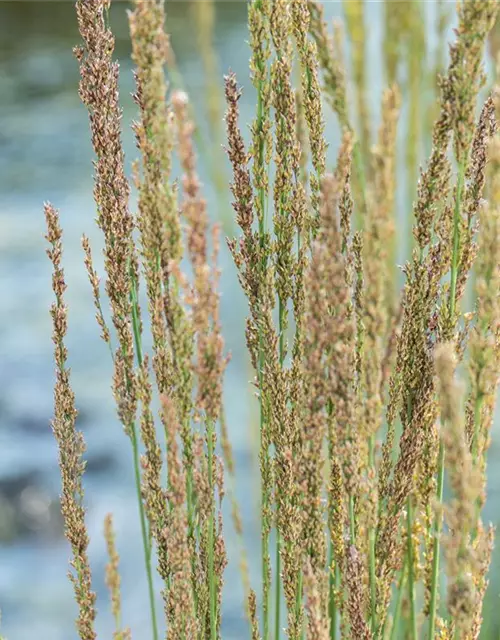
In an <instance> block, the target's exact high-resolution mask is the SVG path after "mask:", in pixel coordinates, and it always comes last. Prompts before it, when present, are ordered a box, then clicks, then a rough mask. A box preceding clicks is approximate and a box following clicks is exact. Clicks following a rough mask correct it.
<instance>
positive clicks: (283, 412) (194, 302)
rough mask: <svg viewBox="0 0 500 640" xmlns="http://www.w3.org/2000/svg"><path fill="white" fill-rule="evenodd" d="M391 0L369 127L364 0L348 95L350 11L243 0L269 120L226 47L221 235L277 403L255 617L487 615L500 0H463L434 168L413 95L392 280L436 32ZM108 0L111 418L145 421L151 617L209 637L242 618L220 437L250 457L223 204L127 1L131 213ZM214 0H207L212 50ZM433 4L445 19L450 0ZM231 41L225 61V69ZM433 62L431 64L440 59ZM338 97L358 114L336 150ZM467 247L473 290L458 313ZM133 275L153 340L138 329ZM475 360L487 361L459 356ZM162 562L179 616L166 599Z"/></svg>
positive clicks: (264, 470) (356, 632)
mask: <svg viewBox="0 0 500 640" xmlns="http://www.w3.org/2000/svg"><path fill="white" fill-rule="evenodd" d="M389 4H390V3H386V5H385V12H386V13H385V17H386V35H387V41H386V42H385V43H384V44H383V46H382V47H381V48H382V49H383V55H384V60H385V64H386V77H387V80H388V87H387V88H386V89H385V90H384V92H383V94H382V96H381V97H380V100H381V117H380V122H379V123H378V134H377V137H376V141H375V143H374V144H372V140H371V132H372V130H373V131H376V127H375V126H374V124H373V123H372V120H371V117H370V111H371V109H369V108H368V97H367V80H368V78H367V73H366V51H365V47H366V42H365V39H366V37H365V36H366V34H365V31H366V28H365V20H366V16H365V6H364V2H363V1H361V0H360V1H357V0H356V2H354V1H352V2H351V1H350V0H349V1H348V2H345V3H344V9H345V17H346V21H347V32H348V35H349V39H350V41H351V49H350V51H351V60H352V67H353V73H354V89H355V91H354V94H355V103H356V109H355V110H354V114H355V115H353V112H352V110H351V106H350V103H349V88H350V85H349V84H348V82H347V78H348V74H347V72H346V70H345V68H344V65H343V61H342V55H341V50H342V43H341V36H340V27H339V25H335V26H334V31H333V32H331V31H330V29H329V26H328V25H327V24H326V22H325V19H324V11H323V8H322V7H321V5H320V4H319V3H316V2H311V3H308V2H306V1H305V0H290V1H285V0H275V1H274V2H270V1H269V0H253V1H252V2H251V3H250V4H249V7H248V26H249V33H250V36H249V43H250V49H251V58H250V75H251V79H252V82H253V85H254V89H255V91H256V112H255V119H254V120H253V121H252V123H251V128H250V143H249V145H247V144H246V142H245V137H244V135H243V133H242V131H243V125H242V123H241V122H240V112H239V100H240V98H241V95H242V90H241V88H240V86H239V84H238V80H237V78H236V76H235V74H234V73H232V72H229V73H228V74H227V75H226V76H225V80H224V90H225V99H226V115H225V125H226V135H227V143H226V151H227V156H228V160H229V164H230V168H231V171H232V178H231V182H230V184H229V185H227V188H228V192H230V193H231V194H232V205H233V209H234V214H235V215H234V217H235V223H236V225H235V228H237V232H236V237H232V238H230V239H228V241H227V244H228V248H229V251H230V253H231V255H232V258H233V261H234V264H235V267H236V270H237V273H238V277H239V282H240V286H241V288H242V290H243V292H244V294H245V296H246V298H247V302H248V318H247V323H246V331H245V334H244V335H243V333H242V341H245V343H246V348H247V350H248V352H249V356H250V361H251V364H252V367H253V373H254V380H253V382H254V388H255V393H256V395H257V398H258V404H259V412H260V420H259V429H260V449H259V470H260V490H261V504H260V514H259V516H258V517H259V520H260V533H261V550H260V557H259V558H258V559H255V561H256V563H257V564H258V566H259V571H258V573H259V574H260V578H259V580H258V581H257V583H256V584H253V585H251V586H250V585H249V584H248V573H247V572H246V571H244V572H243V578H244V582H245V585H244V586H245V593H246V599H247V602H246V604H245V611H246V614H247V622H248V628H247V637H251V638H252V640H258V639H260V638H262V639H263V640H271V639H273V640H279V639H280V638H284V637H286V638H289V639H290V640H303V639H305V638H307V639H310V640H336V639H339V638H346V639H347V638H349V639H352V640H386V639H393V640H396V639H398V638H410V639H411V640H419V639H420V638H429V639H430V640H434V639H436V638H442V639H444V638H450V639H451V638H453V639H454V640H458V639H460V640H475V639H476V638H479V635H480V633H481V629H482V626H483V622H482V603H483V599H484V596H485V592H486V588H487V585H488V571H489V565H490V558H491V550H492V545H493V538H494V530H493V528H492V527H489V526H487V525H485V524H484V523H483V521H482V516H481V513H482V509H483V507H484V504H485V499H486V467H487V464H486V462H487V461H486V458H487V451H488V447H489V444H490V431H491V425H492V421H493V413H494V407H495V399H496V391H497V384H498V377H499V374H500V347H499V345H500V306H499V287H500V271H499V269H500V267H499V259H500V255H499V251H500V250H499V247H500V217H499V211H500V208H499V207H500V182H499V177H498V176H499V175H500V173H499V171H500V151H499V149H500V146H499V145H500V142H499V137H498V134H497V131H496V115H497V111H498V91H494V92H493V93H492V95H490V96H488V97H486V99H485V100H484V101H483V99H482V94H481V89H482V88H483V86H484V84H485V74H484V71H483V58H484V50H485V43H486V40H487V38H488V34H489V32H490V29H491V28H492V26H493V23H494V20H495V16H496V12H497V5H496V2H494V1H493V0H468V1H467V2H462V3H459V4H458V13H457V27H456V30H455V40H454V42H453V43H452V44H451V46H450V50H449V63H448V67H447V69H446V71H444V72H443V74H442V75H441V76H440V78H439V95H438V97H437V100H436V105H435V106H434V108H433V113H435V114H436V119H435V122H434V124H433V126H432V132H431V141H430V142H431V146H430V154H429V157H428V159H427V161H426V162H425V163H424V164H423V166H422V169H421V171H420V176H419V178H418V181H417V182H416V184H414V178H415V175H414V174H415V173H416V167H417V164H418V162H417V161H418V157H419V154H420V153H421V151H422V149H423V148H424V147H425V144H424V143H426V142H427V140H426V139H425V131H426V129H427V123H426V122H425V121H424V120H422V118H423V116H422V118H421V117H420V116H419V110H418V109H417V107H416V106H415V104H414V105H413V108H411V109H410V111H409V116H408V118H409V120H408V128H409V136H408V143H407V149H406V160H407V162H406V164H407V168H408V173H407V176H409V177H410V178H411V180H412V181H413V182H411V188H409V189H406V190H405V192H406V193H412V194H413V193H414V194H415V198H414V202H413V204H412V206H411V207H409V208H410V209H411V211H412V225H413V226H412V229H413V238H414V246H413V247H412V249H411V253H410V255H409V257H408V260H407V262H406V263H405V264H404V266H403V269H402V271H403V276H404V284H403V287H402V289H401V290H399V277H398V275H399V274H398V271H397V267H396V253H397V252H396V247H397V243H398V241H399V234H398V219H397V216H396V209H397V207H396V203H397V202H398V197H397V196H398V192H399V191H398V190H399V188H400V187H399V185H398V180H399V178H400V172H399V171H397V166H398V159H399V150H398V144H397V140H398V130H399V129H400V122H399V121H400V112H401V111H402V110H403V109H402V107H404V104H405V100H407V99H408V95H409V98H410V100H415V101H417V98H418V94H419V91H420V89H419V87H420V86H421V84H422V83H424V81H425V78H423V76H421V74H423V68H422V66H421V62H422V61H421V60H420V55H421V52H422V49H423V47H424V43H423V40H422V38H423V35H422V29H423V23H422V19H421V18H422V16H421V13H420V10H421V7H419V6H417V3H411V12H412V13H411V15H413V16H416V18H415V23H414V24H413V23H412V24H410V21H409V20H408V16H407V15H403V13H402V10H401V6H398V8H397V10H396V11H394V13H391V9H390V8H389ZM108 9H109V5H108V2H107V0H86V1H85V2H84V1H83V0H79V1H78V2H77V15H78V23H79V27H80V32H81V35H82V38H83V42H84V45H83V46H82V47H78V48H77V49H76V50H75V51H76V55H77V58H78V60H79V63H80V72H81V83H80V95H81V98H82V100H83V102H84V103H85V105H86V106H87V108H88V110H89V115H90V124H91V135H92V142H93V146H94V151H95V154H96V161H95V186H94V196H95V200H96V208H97V224H98V226H99V228H100V229H101V231H102V233H103V238H104V258H105V263H104V264H105V271H106V275H105V292H106V295H107V298H108V300H109V305H110V308H111V321H112V324H111V326H108V324H107V323H106V320H105V317H106V314H105V312H104V303H103V300H102V298H101V291H100V283H99V277H98V274H97V273H96V271H95V269H94V267H93V262H92V252H91V247H90V243H89V241H88V239H86V238H84V239H83V248H84V253H85V258H84V260H85V264H86V267H87V271H88V274H89V280H90V284H91V288H92V293H93V298H94V303H95V307H96V318H97V322H98V325H99V327H100V331H101V335H102V337H103V339H104V341H105V342H106V343H107V344H108V346H109V348H110V352H111V356H112V358H113V363H114V376H113V381H112V388H113V391H114V394H115V398H116V406H117V413H118V418H119V420H120V422H121V423H122V425H123V428H124V431H125V433H126V435H127V436H128V437H129V439H130V441H131V449H132V462H133V466H134V470H135V478H136V491H137V499H138V504H139V517H140V521H141V529H142V535H143V547H144V559H145V574H146V579H147V584H148V593H149V598H150V610H151V630H150V631H148V632H146V631H144V630H143V632H142V635H141V638H142V637H150V636H151V637H152V638H154V639H156V638H159V636H160V633H161V629H162V627H163V626H165V627H166V637H167V638H169V639H171V640H177V639H179V640H190V639H196V640H198V639H200V640H201V639H202V638H203V639H206V638H209V639H210V640H217V639H218V638H222V637H225V635H226V633H229V632H228V631H227V632H226V630H225V627H224V613H225V609H224V591H223V585H224V570H225V567H226V563H227V558H226V542H225V538H224V528H223V519H222V515H221V504H222V500H223V497H224V493H225V487H224V476H225V473H224V468H223V463H222V459H223V458H224V460H225V463H226V466H227V467H228V477H229V478H230V480H231V482H232V481H233V480H234V478H236V479H238V473H237V472H238V465H237V462H235V460H234V459H233V455H232V452H231V448H230V443H229V439H228V430H227V425H226V423H225V416H224V409H223V405H224V402H223V377H224V374H225V370H226V367H227V364H228V359H227V357H226V355H225V352H224V342H223V337H222V329H221V321H220V285H219V276H220V274H219V270H218V267H217V257H218V253H219V248H220V247H219V244H220V239H219V227H218V225H217V224H215V225H214V224H212V222H211V221H210V217H209V211H208V205H207V202H206V200H205V198H204V197H203V188H202V184H201V182H200V178H199V175H198V169H197V155H196V154H197V151H196V145H195V141H196V140H197V137H196V126H195V124H194V122H193V118H192V109H191V108H190V103H189V98H188V96H187V94H186V93H185V92H184V91H181V90H180V89H178V88H176V89H174V90H170V89H169V87H168V83H167V81H166V76H165V72H164V67H165V65H167V63H168V62H169V60H171V56H172V52H171V48H170V43H169V39H168V36H167V34H166V32H165V31H164V27H165V10H164V6H163V2H162V1H161V0H136V1H135V2H134V6H133V11H131V12H130V14H129V23H130V34H131V40H132V59H133V62H134V65H135V72H134V73H135V81H136V91H135V94H134V98H135V102H136V104H137V107H138V116H137V120H136V121H135V122H134V123H133V125H132V126H133V130H134V133H135V136H136V143H137V149H138V152H139V160H138V161H137V162H135V163H134V166H133V179H134V186H135V187H136V189H137V192H138V211H137V214H134V215H133V214H132V213H131V212H130V209H129V203H128V200H129V194H130V190H131V187H130V185H129V182H128V179H127V178H126V176H125V168H124V154H123V148H122V144H121V133H122V132H121V126H122V123H121V110H120V107H119V100H118V98H119V96H118V65H117V63H116V62H115V61H114V60H113V58H112V53H113V36H112V33H111V31H110V27H109V24H108ZM212 9H213V7H212V5H210V6H209V7H207V8H206V14H205V13H203V12H201V13H200V15H199V19H200V25H201V24H202V23H203V24H204V25H205V26H204V27H203V28H205V27H206V28H207V32H206V33H203V34H201V37H200V43H201V44H202V49H203V50H207V52H208V50H209V49H210V37H209V36H208V35H207V34H209V32H210V30H211V24H212V17H213V16H212V13H211V12H212ZM439 15H440V16H441V19H440V27H439V28H440V29H442V30H444V27H443V24H444V23H443V20H444V19H443V17H442V16H443V15H444V14H443V11H442V7H440V14H439ZM417 18H418V19H417ZM203 21H204V22H203ZM212 53H213V52H212ZM212 53H211V54H210V56H209V54H208V53H207V54H206V55H207V56H209V57H208V58H207V60H206V61H205V62H206V65H207V68H209V69H210V70H211V81H212V83H213V76H214V74H215V71H214V69H215V62H214V61H215V57H212ZM403 62H404V63H405V64H406V68H407V69H409V70H410V72H411V73H410V75H411V78H410V82H409V84H408V86H407V87H406V88H405V87H404V86H401V87H400V86H398V84H397V82H398V79H399V76H400V68H401V65H402V64H403ZM294 68H297V69H299V71H300V75H299V81H298V82H297V83H295V82H294V73H293V71H294ZM431 74H432V77H431V78H430V83H433V82H434V78H435V69H432V70H431ZM214 105H215V102H214ZM328 107H330V108H332V110H333V111H334V112H335V114H336V116H337V120H338V124H339V128H340V134H341V136H340V139H341V142H340V145H339V148H338V149H334V150H333V151H334V152H335V155H336V162H335V163H334V165H333V166H332V165H331V163H330V160H329V159H328V154H327V151H328V145H329V141H330V140H329V131H328V130H327V127H326V125H325V122H326V109H327V108H328ZM216 111H217V109H216V106H214V107H213V109H212V111H211V113H212V116H211V117H212V118H215V117H216V116H215V113H216ZM206 152H207V150H206V149H205V150H204V153H205V154H206ZM174 154H176V155H177V159H178V163H177V164H178V166H179V175H175V174H174V171H173V167H174V166H175V165H176V163H174V161H173V159H174ZM45 211H46V217H47V225H48V235H47V239H48V241H49V243H50V245H51V248H50V250H49V257H50V258H51V260H52V262H53V265H54V278H53V287H54V292H55V295H56V303H55V306H54V307H53V310H52V315H53V319H54V342H55V345H56V349H55V360H56V366H57V381H56V393H55V420H54V433H55V436H56V439H57V442H58V445H59V449H60V468H61V477H62V486H63V490H62V511H63V515H64V518H65V526H66V533H67V537H68V539H69V542H70V544H71V548H72V554H73V559H72V565H73V567H74V570H75V575H74V576H73V578H72V579H73V581H74V585H75V598H76V601H77V604H78V607H79V613H78V618H77V629H78V633H79V636H80V638H82V640H89V639H90V638H95V637H96V636H95V631H94V618H95V608H94V601H95V595H94V593H93V592H92V589H91V574H90V568H89V563H88V558H87V544H88V536H87V533H86V529H85V520H84V515H85V510H84V506H83V491H82V485H81V476H82V473H83V470H84V463H83V462H82V456H83V452H84V447H83V440H82V438H81V436H80V434H78V432H77V431H76V430H75V416H76V413H75V409H74V398H73V393H72V391H71V387H70V383H69V373H68V370H67V367H66V350H65V347H64V342H63V340H64V335H65V332H66V309H65V307H64V302H63V298H62V295H63V292H64V288H65V285H64V279H63V272H62V267H61V251H62V249H61V242H62V241H61V230H60V227H59V223H58V216H57V212H56V211H55V209H53V207H52V206H51V205H47V206H46V208H45ZM136 231H137V233H136ZM472 273H474V276H475V277H474V283H473V286H472V287H470V288H471V290H473V292H474V296H473V298H474V300H473V306H472V307H471V308H470V310H469V311H465V310H463V308H465V307H466V305H468V304H469V298H468V296H466V295H465V294H466V289H467V286H468V282H469V279H470V276H471V274H472ZM141 284H142V286H145V293H146V299H147V313H148V314H149V320H150V322H149V323H148V327H150V329H148V330H150V331H151V337H152V341H151V342H152V350H151V353H150V354H147V353H145V349H144V347H143V344H144V343H145V341H144V340H143V337H144V332H145V328H144V327H145V326H146V323H145V324H144V326H143V323H142V317H143V313H144V310H141V308H140V305H139V296H138V292H139V287H140V285H141ZM464 374H465V375H466V376H467V387H465V385H462V384H460V382H459V381H458V378H459V377H460V376H463V375H464ZM155 397H157V399H158V400H159V404H160V411H159V412H158V414H157V415H156V414H155V409H154V407H155V402H154V400H155ZM158 429H160V430H161V432H162V435H161V437H160V436H159V432H158ZM445 485H449V490H450V491H449V493H450V496H449V497H448V494H447V493H445ZM231 499H232V510H233V520H234V524H235V527H236V531H237V533H238V535H239V536H240V540H241V539H243V535H242V529H241V519H240V516H239V509H238V505H237V504H236V502H235V499H234V495H233V496H232V497H231ZM105 536H106V541H107V547H108V553H109V558H110V559H109V564H108V568H107V573H106V582H107V584H108V587H109V589H110V593H111V602H112V606H111V609H112V614H113V616H114V619H115V629H116V631H115V637H116V638H122V639H125V638H130V637H131V636H132V634H131V633H130V631H129V629H128V628H127V627H126V626H125V625H126V621H125V620H123V618H125V617H126V614H127V612H126V611H122V608H121V605H120V579H119V574H118V552H117V550H116V548H115V541H114V533H113V529H112V520H111V516H109V517H108V518H107V519H106V522H105ZM155 564H156V568H157V570H158V573H159V576H160V578H161V580H162V592H161V596H162V600H163V607H164V611H163V616H162V619H163V622H162V621H161V620H160V616H159V615H158V614H157V611H156V607H155V594H154V588H153V568H154V565H155ZM443 573H445V574H446V581H445V580H444V579H443V577H442V576H443ZM445 586H446V597H443V595H444V591H445V589H444V587H445Z"/></svg>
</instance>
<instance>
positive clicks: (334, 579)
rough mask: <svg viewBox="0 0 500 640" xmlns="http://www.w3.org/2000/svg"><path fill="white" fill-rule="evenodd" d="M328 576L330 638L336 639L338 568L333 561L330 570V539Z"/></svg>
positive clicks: (331, 559)
mask: <svg viewBox="0 0 500 640" xmlns="http://www.w3.org/2000/svg"><path fill="white" fill-rule="evenodd" d="M329 555H330V572H329V574H330V576H329V604H328V609H329V614H330V640H337V602H336V600H335V590H336V589H337V588H338V585H339V569H338V567H337V563H335V570H334V572H332V571H331V566H332V563H333V559H334V558H333V544H332V541H331V540H330V553H329Z"/></svg>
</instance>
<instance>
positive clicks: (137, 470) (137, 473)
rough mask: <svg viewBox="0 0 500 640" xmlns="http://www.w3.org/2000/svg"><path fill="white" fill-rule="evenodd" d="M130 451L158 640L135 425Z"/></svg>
mask: <svg viewBox="0 0 500 640" xmlns="http://www.w3.org/2000/svg"><path fill="white" fill-rule="evenodd" d="M132 450H133V457H134V477H135V489H136V494H137V503H138V505H139V516H140V518H139V519H140V521H141V534H142V544H143V549H144V560H145V563H146V574H147V580H148V594H149V607H150V613H151V626H152V628H153V638H154V640H158V628H157V623H156V607H155V595H154V588H153V573H152V570H151V542H150V539H149V533H148V529H147V525H146V514H145V513H144V503H143V501H142V493H141V469H140V463H139V447H138V443H137V433H136V428H135V425H133V430H132Z"/></svg>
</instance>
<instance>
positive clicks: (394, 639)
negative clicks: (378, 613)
mask: <svg viewBox="0 0 500 640" xmlns="http://www.w3.org/2000/svg"><path fill="white" fill-rule="evenodd" d="M406 573H407V560H406V559H405V562H404V564H403V569H402V571H401V578H400V582H399V588H398V596H397V599H396V607H395V609H394V617H393V619H392V626H391V633H390V636H389V640H398V638H399V635H398V634H399V621H400V618H401V612H402V610H403V594H404V593H405V587H406ZM383 637H384V638H385V634H383Z"/></svg>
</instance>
